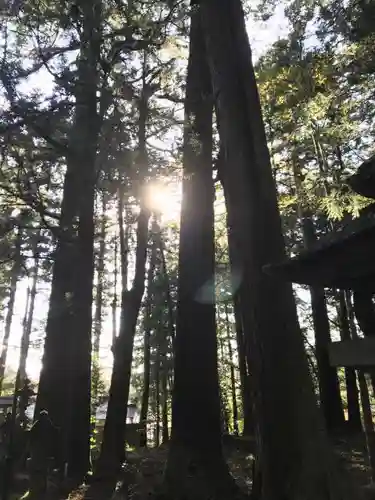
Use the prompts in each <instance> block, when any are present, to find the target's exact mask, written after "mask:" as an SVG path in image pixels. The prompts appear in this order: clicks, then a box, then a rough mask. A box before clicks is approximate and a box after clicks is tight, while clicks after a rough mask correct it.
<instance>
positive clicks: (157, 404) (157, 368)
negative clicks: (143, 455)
mask: <svg viewBox="0 0 375 500" xmlns="http://www.w3.org/2000/svg"><path fill="white" fill-rule="evenodd" d="M156 335H157V337H160V332H157V334H156ZM159 340H160V339H158V340H157V346H156V357H155V363H154V379H155V422H156V425H155V443H154V445H155V446H156V447H158V446H159V444H160V346H159Z"/></svg>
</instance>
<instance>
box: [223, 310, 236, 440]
mask: <svg viewBox="0 0 375 500" xmlns="http://www.w3.org/2000/svg"><path fill="white" fill-rule="evenodd" d="M224 307H225V325H226V330H227V343H228V353H229V363H230V382H231V392H232V415H233V431H234V434H235V435H236V436H238V408H237V390H236V375H235V370H234V360H233V350H232V339H231V334H230V330H231V327H230V323H229V313H228V304H227V303H225V304H224Z"/></svg>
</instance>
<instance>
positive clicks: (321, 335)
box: [292, 153, 345, 432]
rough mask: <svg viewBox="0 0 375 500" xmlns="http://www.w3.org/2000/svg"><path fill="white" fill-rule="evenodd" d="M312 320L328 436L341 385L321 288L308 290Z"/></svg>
mask: <svg viewBox="0 0 375 500" xmlns="http://www.w3.org/2000/svg"><path fill="white" fill-rule="evenodd" d="M295 156H296V155H295V154H294V153H293V160H292V162H293V175H294V183H295V188H296V193H297V203H298V213H299V218H300V220H301V224H302V233H303V240H304V245H305V247H306V248H307V249H311V248H312V247H313V246H314V244H315V242H316V236H315V228H314V223H313V221H312V219H311V217H312V214H311V213H310V212H309V211H308V210H307V209H305V208H304V200H303V187H302V180H301V168H300V165H299V162H298V157H295ZM310 297H311V309H312V319H313V325H314V334H315V355H316V361H317V366H318V382H319V394H320V404H321V407H322V410H323V415H324V419H325V423H326V428H327V430H328V431H329V432H332V431H335V430H340V429H342V428H343V426H344V423H345V417H344V411H343V407H342V401H341V395H340V384H339V380H338V376H337V370H336V368H334V367H332V366H331V365H330V361H329V353H328V348H329V344H330V343H331V334H330V328H329V318H328V311H327V304H326V298H325V294H324V289H323V288H317V287H310Z"/></svg>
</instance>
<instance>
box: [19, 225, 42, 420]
mask: <svg viewBox="0 0 375 500" xmlns="http://www.w3.org/2000/svg"><path fill="white" fill-rule="evenodd" d="M39 236H40V235H39V233H38V234H37V236H36V240H35V244H34V248H33V254H34V267H33V271H32V282H31V289H29V288H28V290H27V293H28V299H27V306H26V308H25V318H24V323H23V332H22V338H21V351H20V363H19V371H20V384H21V387H22V386H23V385H24V383H25V380H26V378H27V374H26V362H27V356H28V353H29V346H30V337H31V332H32V328H33V320H34V310H35V299H36V295H37V284H38V272H39V254H38V243H39ZM25 410H26V408H24V409H21V411H20V414H21V420H22V419H23V420H26V419H25V415H24V412H25Z"/></svg>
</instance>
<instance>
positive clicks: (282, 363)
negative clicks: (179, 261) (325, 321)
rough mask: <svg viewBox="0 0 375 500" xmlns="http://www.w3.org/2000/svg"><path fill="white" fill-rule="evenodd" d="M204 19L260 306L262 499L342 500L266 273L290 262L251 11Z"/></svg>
mask: <svg viewBox="0 0 375 500" xmlns="http://www.w3.org/2000/svg"><path fill="white" fill-rule="evenodd" d="M199 9H200V11H201V16H202V24H203V30H204V33H205V39H206V45H207V52H208V59H209V63H210V67H211V74H212V82H213V87H214V95H215V96H216V99H217V103H216V104H217V118H218V129H219V134H220V140H221V143H222V146H223V150H224V151H223V152H224V156H225V158H224V159H225V161H224V162H223V166H222V168H221V172H220V177H221V179H222V181H223V184H224V186H225V195H226V197H227V206H228V219H229V223H230V231H231V234H232V238H233V240H234V243H233V246H234V248H235V252H236V256H237V257H236V261H237V262H239V263H240V264H241V267H240V270H241V272H242V275H241V279H242V283H243V288H244V289H246V297H248V298H249V299H250V300H249V301H248V302H247V303H246V304H245V303H243V302H241V307H242V309H243V311H242V313H243V316H244V317H245V318H247V322H248V324H251V325H252V328H251V329H250V338H247V343H248V345H247V349H248V357H249V360H250V363H249V365H250V366H251V380H252V384H253V386H254V393H255V405H254V407H255V412H256V413H255V415H256V422H257V426H258V429H259V432H258V452H259V458H260V469H261V474H262V485H261V490H262V491H261V497H262V498H264V499H267V500H276V499H277V500H280V499H281V498H283V499H284V498H288V499H289V500H294V499H297V498H304V499H306V500H317V499H319V500H323V499H328V498H329V499H333V498H340V494H341V493H340V494H337V491H336V486H339V485H338V482H337V481H333V480H332V467H331V454H330V453H329V452H328V449H327V440H326V436H325V434H324V431H323V426H322V419H321V415H320V413H319V411H318V408H317V402H316V398H315V394H314V390H313V384H312V380H311V376H310V373H309V369H308V363H307V358H306V353H305V350H304V345H303V339H302V335H301V332H300V330H299V326H298V320H297V314H296V308H295V303H294V297H293V291H292V286H291V285H290V284H287V283H284V282H281V281H278V280H275V279H273V278H271V277H268V276H267V275H266V274H265V273H264V272H263V266H264V265H265V264H267V263H269V262H279V261H280V260H283V259H285V248H284V241H283V237H282V230H281V221H280V216H279V213H278V206H277V196H276V189H275V184H274V180H273V177H272V169H271V165H270V159H269V153H268V149H267V142H266V137H265V132H264V125H263V120H262V114H261V108H260V102H259V96H258V92H257V86H256V82H255V75H254V68H253V65H252V60H251V51H250V47H249V41H248V37H247V34H246V29H245V22H244V13H243V10H242V6H241V2H240V0H202V2H201V3H200V6H199ZM246 334H248V333H247V332H246ZM280 408H282V412H280ZM285 450H288V453H287V454H285ZM343 494H344V493H343Z"/></svg>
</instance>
